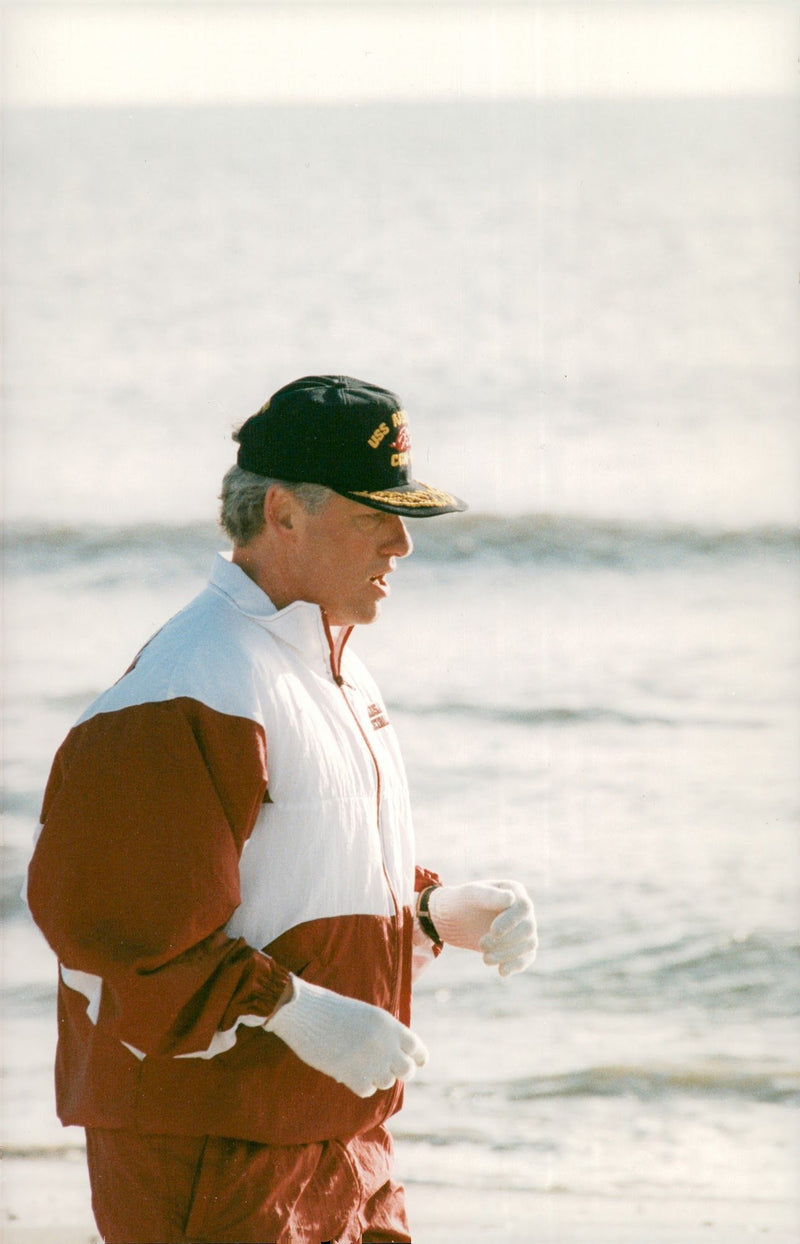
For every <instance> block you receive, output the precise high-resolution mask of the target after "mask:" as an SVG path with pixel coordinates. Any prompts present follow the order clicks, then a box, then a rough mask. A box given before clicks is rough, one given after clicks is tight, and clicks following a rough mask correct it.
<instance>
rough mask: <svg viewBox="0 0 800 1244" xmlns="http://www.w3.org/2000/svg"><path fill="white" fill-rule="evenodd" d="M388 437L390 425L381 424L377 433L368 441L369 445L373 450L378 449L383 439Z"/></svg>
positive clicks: (376, 430)
mask: <svg viewBox="0 0 800 1244" xmlns="http://www.w3.org/2000/svg"><path fill="white" fill-rule="evenodd" d="M388 435H389V425H388V423H379V424H378V426H377V428H376V429H375V431H374V432H373V433H372V436H371V437H370V438H369V440H368V441H367V444H368V445H370V446H371V448H372V449H377V448H378V446H379V445H380V443H381V441H382V440H383V438H384V437H385V436H388Z"/></svg>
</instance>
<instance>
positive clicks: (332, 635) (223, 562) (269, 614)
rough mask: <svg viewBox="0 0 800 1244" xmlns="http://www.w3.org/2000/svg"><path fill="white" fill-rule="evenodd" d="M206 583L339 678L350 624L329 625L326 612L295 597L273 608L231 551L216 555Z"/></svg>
mask: <svg viewBox="0 0 800 1244" xmlns="http://www.w3.org/2000/svg"><path fill="white" fill-rule="evenodd" d="M209 586H210V587H211V589H212V591H215V592H218V593H219V594H220V595H221V596H224V597H225V598H226V599H227V600H229V601H230V602H231V604H232V605H233V606H234V607H235V608H236V609H238V610H239V612H240V613H243V614H244V615H245V616H246V617H248V618H252V619H253V621H254V622H257V623H258V625H259V626H262V627H263V628H264V630H266V631H269V632H270V633H271V634H273V635H274V636H275V637H276V638H277V639H280V640H281V641H282V642H283V643H285V644H289V646H290V647H292V648H294V649H295V650H296V651H297V652H298V653H300V655H301V656H302V657H303V659H304V660H305V661H306V662H307V664H309V665H310V666H312V667H314V668H318V667H320V666H321V667H322V669H323V671H324V672H325V673H326V674H329V675H332V676H333V677H334V679H336V680H337V681H338V679H339V677H340V674H339V665H340V662H341V658H342V653H343V651H344V646H345V644H346V643H347V640H348V639H349V637H350V634H351V632H352V629H353V628H352V626H349V627H348V626H344V627H333V628H332V627H330V626H329V625H328V620H327V618H326V616H325V611H324V610H323V609H321V608H320V606H319V605H314V604H311V603H310V602H309V601H306V600H295V601H293V602H292V604H291V605H287V606H286V607H285V608H284V609H276V608H275V605H274V604H273V603H272V601H271V600H270V598H269V596H267V594H266V592H263V591H262V590H261V588H260V587H259V586H258V585H257V584H256V583H254V582H253V580H252V579H251V578H250V577H249V575H246V574H245V572H244V571H243V570H242V568H241V567H240V566H237V565H235V564H234V563H233V562H232V561H231V554H230V553H218V554H217V556H216V558H215V560H214V565H213V567H212V571H211V578H210V580H209Z"/></svg>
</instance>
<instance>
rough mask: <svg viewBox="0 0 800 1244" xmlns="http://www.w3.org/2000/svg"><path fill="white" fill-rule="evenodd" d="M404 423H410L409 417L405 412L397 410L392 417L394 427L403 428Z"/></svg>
mask: <svg viewBox="0 0 800 1244" xmlns="http://www.w3.org/2000/svg"><path fill="white" fill-rule="evenodd" d="M404 423H408V415H407V414H406V412H405V411H404V410H396V411H395V412H394V414H393V415H392V427H393V428H401V427H402V426H403V424H404Z"/></svg>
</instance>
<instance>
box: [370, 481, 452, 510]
mask: <svg viewBox="0 0 800 1244" xmlns="http://www.w3.org/2000/svg"><path fill="white" fill-rule="evenodd" d="M424 488H425V491H424V492H422V491H417V492H388V491H387V492H352V493H350V496H351V497H369V498H370V500H372V501H382V502H384V503H385V504H387V505H406V506H408V507H409V508H410V509H416V508H417V507H419V508H422V506H432V505H452V504H453V502H454V501H455V498H454V497H452V496H451V495H450V493H449V492H442V491H441V490H440V489H438V488H429V487H428V485H427V484H425V485H424Z"/></svg>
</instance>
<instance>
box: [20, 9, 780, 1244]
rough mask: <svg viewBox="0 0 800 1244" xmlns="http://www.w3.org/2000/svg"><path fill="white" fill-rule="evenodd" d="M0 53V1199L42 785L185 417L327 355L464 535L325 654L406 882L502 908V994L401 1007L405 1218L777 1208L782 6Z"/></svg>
mask: <svg viewBox="0 0 800 1244" xmlns="http://www.w3.org/2000/svg"><path fill="white" fill-rule="evenodd" d="M2 22H3V36H4V53H3V55H4V69H5V73H4V80H5V99H4V108H3V118H2V123H3V134H2V139H3V164H4V177H3V235H4V236H3V241H4V258H3V307H2V313H3V342H4V354H5V365H4V381H3V438H4V451H5V452H4V476H3V490H4V518H5V542H4V598H5V603H4V610H5V639H4V654H3V672H4V682H5V692H4V700H3V712H4V736H5V760H6V783H7V796H6V815H5V831H4V838H3V843H2V861H3V882H4V898H5V908H4V911H5V915H4V923H3V961H2V969H3V970H2V1004H3V1046H4V1056H5V1061H6V1071H5V1077H6V1078H5V1080H4V1082H3V1106H4V1121H3V1127H4V1144H5V1148H6V1152H7V1153H8V1154H10V1155H11V1156H13V1157H16V1158H17V1159H18V1161H16V1162H15V1163H13V1164H12V1165H11V1168H10V1169H11V1171H12V1174H11V1175H9V1176H8V1177H7V1181H8V1184H7V1202H8V1204H9V1205H10V1206H11V1207H12V1209H13V1212H14V1213H16V1214H18V1215H21V1216H22V1217H23V1218H25V1219H26V1221H34V1222H35V1221H40V1220H41V1221H51V1220H52V1217H53V1215H54V1214H56V1215H57V1220H59V1221H65V1220H66V1219H65V1218H64V1215H65V1214H66V1215H67V1219H68V1218H69V1214H70V1213H72V1214H73V1215H74V1216H77V1217H78V1218H79V1217H80V1215H81V1214H83V1215H84V1217H85V1216H86V1212H87V1210H86V1201H85V1188H84V1186H83V1185H82V1184H79V1183H76V1182H75V1178H74V1176H75V1171H76V1170H78V1169H80V1168H81V1161H82V1156H81V1145H82V1135H81V1133H80V1132H78V1131H73V1130H72V1129H68V1130H67V1131H64V1130H63V1129H61V1128H60V1126H59V1125H58V1123H57V1121H56V1120H55V1118H54V1114H53V1104H52V1087H51V1080H52V1073H51V1064H52V1052H53V1045H54V1037H55V1032H54V1030H55V1014H54V1010H55V964H54V962H53V960H52V957H51V955H50V953H49V951H48V950H47V948H46V946H45V945H44V944H43V942H42V940H41V938H40V937H39V935H38V933H37V932H36V930H35V929H34V928H33V926H32V924H31V922H30V919H29V917H28V915H27V912H26V910H25V908H24V905H23V904H22V902H21V900H20V899H19V898H18V894H19V889H20V885H21V883H22V879H23V875H24V870H25V866H26V863H27V859H28V856H29V852H30V844H31V837H32V833H33V829H34V826H35V824H36V821H37V817H38V810H39V802H40V798H41V791H42V788H43V785H44V782H45V780H46V777H47V772H48V769H49V764H50V760H51V758H52V755H53V752H54V751H55V749H56V747H57V746H58V744H59V743H60V741H61V739H62V737H63V736H64V734H65V733H66V731H67V730H68V729H69V727H70V725H71V724H72V722H73V721H74V719H75V718H76V717H77V716H78V715H79V714H80V712H81V711H82V709H83V708H84V707H85V706H86V704H87V703H88V702H89V701H90V700H91V699H92V698H93V697H94V696H95V695H96V694H97V693H98V692H99V691H100V690H102V689H103V688H104V687H105V686H106V685H107V684H108V683H109V682H111V681H112V680H114V679H115V678H117V677H118V676H119V675H120V674H121V673H122V672H123V670H124V669H125V668H126V666H127V665H128V663H129V661H130V659H131V657H132V656H133V654H134V653H135V652H136V651H137V650H138V648H139V647H140V646H141V644H142V642H143V641H144V640H145V639H146V638H147V636H148V635H149V634H150V633H151V632H152V631H153V630H154V629H155V628H156V627H157V626H158V625H160V624H161V622H162V621H163V620H164V619H165V618H166V617H167V616H168V615H169V614H170V613H172V612H174V611H175V610H176V609H178V608H180V606H181V605H182V604H183V603H184V602H185V601H187V600H188V599H190V598H191V596H192V595H194V594H195V593H196V592H197V591H198V590H199V589H200V588H201V587H202V585H203V583H204V581H205V578H206V576H207V573H208V569H209V566H210V562H211V560H212V558H213V554H214V551H215V549H216V548H217V547H222V546H223V541H222V538H221V537H220V535H219V533H218V532H217V530H216V529H215V514H216V504H217V503H216V497H217V494H218V491H219V482H220V479H221V476H222V474H223V473H224V471H225V469H226V468H227V466H228V465H230V463H231V462H232V461H233V448H234V447H233V446H232V444H231V441H230V433H231V430H232V428H233V427H234V426H236V425H237V424H238V423H240V422H241V421H242V420H243V419H244V418H246V417H247V416H248V415H249V414H250V413H252V412H253V411H254V410H255V409H256V408H257V407H258V406H260V405H261V403H262V402H263V401H264V399H265V398H266V397H267V396H268V395H269V394H270V393H271V392H273V391H274V390H275V389H276V388H278V387H279V386H280V385H282V384H284V383H286V382H287V381H288V380H290V379H292V378H294V377H295V376H299V375H303V374H306V373H311V372H344V373H347V374H351V375H356V376H361V377H363V378H366V379H369V380H373V381H375V382H377V383H379V384H382V385H385V386H387V387H389V388H393V389H395V390H396V391H398V392H399V393H400V395H401V396H402V398H403V400H404V404H405V407H406V410H407V411H408V413H409V416H410V420H411V430H412V439H413V454H414V469H415V474H416V475H417V476H418V477H419V478H421V479H423V480H426V479H428V478H429V479H430V480H431V482H433V483H435V484H437V485H440V486H442V487H445V488H451V489H452V490H453V491H455V492H456V493H458V494H459V495H461V496H463V497H465V498H466V499H467V500H468V501H469V502H470V505H471V509H470V512H469V513H468V514H466V515H463V516H462V515H458V516H450V517H447V518H444V519H440V520H436V521H435V522H428V523H420V522H416V523H412V524H411V529H412V536H413V538H414V539H415V541H416V544H417V550H416V553H415V556H414V557H413V558H412V559H411V560H410V561H408V562H407V563H405V564H404V565H403V566H402V567H401V568H400V571H399V573H398V574H397V576H396V586H395V587H394V591H393V597H392V599H391V601H389V602H388V603H387V605H386V606H385V611H384V616H383V618H382V619H381V620H380V622H379V623H378V624H377V625H376V626H375V627H373V628H369V629H364V630H363V632H360V633H359V634H357V635H356V636H355V637H354V640H353V642H354V644H355V646H356V648H357V650H358V651H359V652H360V653H361V655H363V656H364V657H365V658H366V659H367V661H368V663H369V664H370V666H371V668H372V669H373V672H374V673H375V674H376V676H377V678H378V680H379V682H380V683H381V686H382V689H383V691H384V695H385V697H386V699H387V702H388V704H389V706H390V709H391V711H392V714H393V720H394V724H395V726H396V728H397V729H398V731H399V733H400V736H401V740H402V742H403V745H404V748H405V753H406V758H407V765H408V770H409V778H410V782H411V786H412V792H413V796H414V803H415V808H416V816H417V834H418V840H419V842H418V855H419V859H420V861H421V862H423V863H425V864H428V865H430V866H433V867H436V868H438V869H439V871H440V872H441V873H442V874H443V875H444V876H445V877H446V878H447V879H449V880H452V881H461V880H467V879H469V878H472V877H484V876H494V877H502V876H506V875H508V876H514V877H520V878H522V879H524V880H526V881H527V883H528V884H529V886H530V888H531V889H532V891H533V893H534V895H535V896H536V898H537V903H538V911H539V919H540V924H541V937H542V946H541V951H540V955H539V959H538V961H537V964H536V965H535V967H534V968H533V969H532V970H530V971H529V972H528V973H527V974H526V975H525V976H524V977H522V978H515V979H514V980H512V981H510V982H501V981H500V980H499V979H498V978H495V977H493V976H491V975H490V974H489V973H488V972H487V970H486V969H485V968H483V966H482V965H481V964H480V962H477V963H476V962H475V961H474V958H473V957H470V956H469V955H467V954H463V953H461V952H457V951H450V952H448V953H446V954H445V955H444V956H442V959H441V960H440V961H439V962H438V963H437V964H436V965H435V967H434V968H433V969H432V970H431V971H430V973H429V974H428V976H427V977H425V978H423V980H422V982H421V983H420V987H419V991H418V998H417V1009H416V1020H415V1026H416V1028H417V1030H418V1031H419V1032H420V1034H421V1035H422V1037H423V1039H424V1040H425V1041H426V1043H427V1044H428V1045H429V1048H430V1049H431V1055H432V1057H431V1061H430V1063H429V1065H428V1067H427V1068H426V1069H425V1071H424V1073H423V1074H421V1075H420V1076H419V1077H418V1079H417V1080H416V1081H415V1083H414V1085H413V1087H412V1088H411V1089H410V1091H409V1093H408V1095H407V1104H406V1107H405V1109H404V1111H403V1113H402V1114H401V1115H400V1116H398V1118H397V1119H396V1120H395V1122H394V1125H393V1130H394V1132H395V1136H396V1138H397V1144H398V1166H399V1168H400V1174H401V1176H402V1177H403V1178H404V1180H405V1181H406V1183H407V1185H408V1187H409V1191H410V1194H411V1196H412V1197H413V1195H414V1191H415V1189H418V1190H419V1189H424V1188H428V1189H430V1188H431V1187H434V1186H435V1187H437V1188H438V1189H439V1190H440V1192H441V1197H442V1198H451V1199H452V1203H453V1204H454V1205H455V1204H456V1203H457V1199H458V1196H459V1190H461V1189H465V1188H471V1189H474V1188H476V1187H477V1188H481V1189H484V1190H485V1192H486V1196H487V1198H488V1200H487V1204H491V1205H493V1206H494V1207H495V1208H494V1216H495V1221H496V1222H497V1224H498V1225H499V1228H500V1229H501V1228H502V1221H503V1209H502V1207H503V1204H504V1202H503V1196H504V1194H505V1193H506V1192H507V1191H508V1190H514V1189H516V1190H522V1189H525V1190H530V1191H533V1192H536V1193H542V1194H545V1193H548V1194H549V1193H552V1194H556V1193H574V1194H575V1195H577V1196H588V1195H590V1194H597V1193H601V1194H602V1195H605V1196H608V1195H617V1196H621V1197H625V1198H628V1199H631V1198H642V1199H648V1200H649V1201H652V1200H658V1199H659V1198H661V1199H662V1200H663V1201H664V1203H666V1202H667V1201H668V1200H669V1199H670V1198H676V1197H677V1198H693V1197H696V1198H704V1197H709V1198H712V1199H713V1198H719V1199H720V1200H724V1199H726V1198H727V1199H730V1198H731V1197H734V1196H740V1197H742V1196H743V1197H751V1198H753V1200H754V1203H755V1202H756V1201H757V1200H758V1199H759V1198H760V1199H761V1200H764V1201H766V1200H774V1201H776V1202H777V1201H780V1202H782V1203H783V1204H786V1205H791V1206H793V1207H794V1212H795V1213H797V1212H798V1209H797V1207H798V1200H800V1197H799V1196H798V1194H799V1192H800V1189H798V1181H797V1169H798V1157H800V1136H799V1135H798V1127H797V1114H796V1109H795V1107H796V1105H797V1100H798V1095H799V1093H800V1028H799V1026H798V1016H797V997H798V985H799V984H800V954H799V953H798V952H799V950H800V946H799V940H800V939H798V920H797V917H798V912H799V911H800V901H799V900H800V858H799V855H800V848H799V847H798V842H799V839H798V832H797V831H798V802H799V800H798V795H800V778H799V777H798V767H797V757H798V755H799V754H800V750H799V749H798V743H800V710H799V708H798V705H799V700H798V694H799V693H800V673H799V670H800V626H798V622H800V593H799V592H798V587H799V586H800V580H799V579H798V563H799V562H800V558H799V557H798V548H799V546H800V541H798V511H800V452H799V451H800V430H799V428H798V419H797V412H798V396H800V394H799V393H798V390H799V389H800V380H799V378H798V376H799V373H798V341H800V336H798V327H800V325H799V324H798V305H797V241H798V223H799V222H800V196H799V195H798V179H797V151H798V136H799V132H800V120H799V119H798V109H797V102H798V100H797V79H796V58H797V46H798V40H797V8H796V6H795V5H794V4H790V3H786V4H784V3H780V2H777V0H776V2H775V3H762V4H747V3H744V4H727V3H724V2H723V3H716V2H714V0H706V2H705V3H701V2H696V3H691V2H690V3H677V2H675V3H672V2H671V0H661V2H651V3H639V2H637V0H628V2H627V3H622V2H618V3H604V2H599V3H593V4H586V3H584V4H580V3H570V2H569V0H567V2H565V3H513V2H506V3H489V2H488V0H487V2H485V3H481V2H474V3H460V2H453V3H447V2H443V3H438V4H434V3H412V2H411V0H407V2H405V3H399V2H388V3H387V2H381V3H378V2H377V0H374V2H372V3H370V2H368V0H364V2H362V3H339V2H338V0H318V2H317V3H313V4H312V3H305V2H302V0H301V2H298V3H294V4H282V3H256V2H254V3H231V4H221V3H194V2H186V3H182V2H180V0H173V2H172V3H167V2H165V0H162V2H161V3H156V4H139V3H135V2H134V3H116V4H114V3H106V2H105V0H96V2H94V3H74V4H72V3H58V4H44V3H42V4H40V3H37V2H36V0H32V2H28V3H9V4H6V5H5V7H4V9H3V11H2ZM45 1170H46V1172H47V1176H46V1178H45V1179H43V1177H42V1172H43V1171H45ZM42 1187H46V1188H47V1189H48V1190H49V1192H48V1193H45V1194H43V1193H42V1191H41V1190H42ZM70 1197H72V1200H70ZM9 1212H10V1211H9ZM48 1215H49V1216H50V1217H48ZM82 1220H83V1219H81V1221H82ZM430 1238H431V1239H433V1236H431V1237H430ZM437 1238H438V1237H437ZM442 1238H444V1237H442ZM484 1238H487V1239H488V1238H489V1237H488V1236H486V1237H484ZM497 1238H498V1239H501V1238H503V1235H502V1230H501V1232H500V1234H499V1235H498V1236H497ZM531 1238H533V1237H531Z"/></svg>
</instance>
